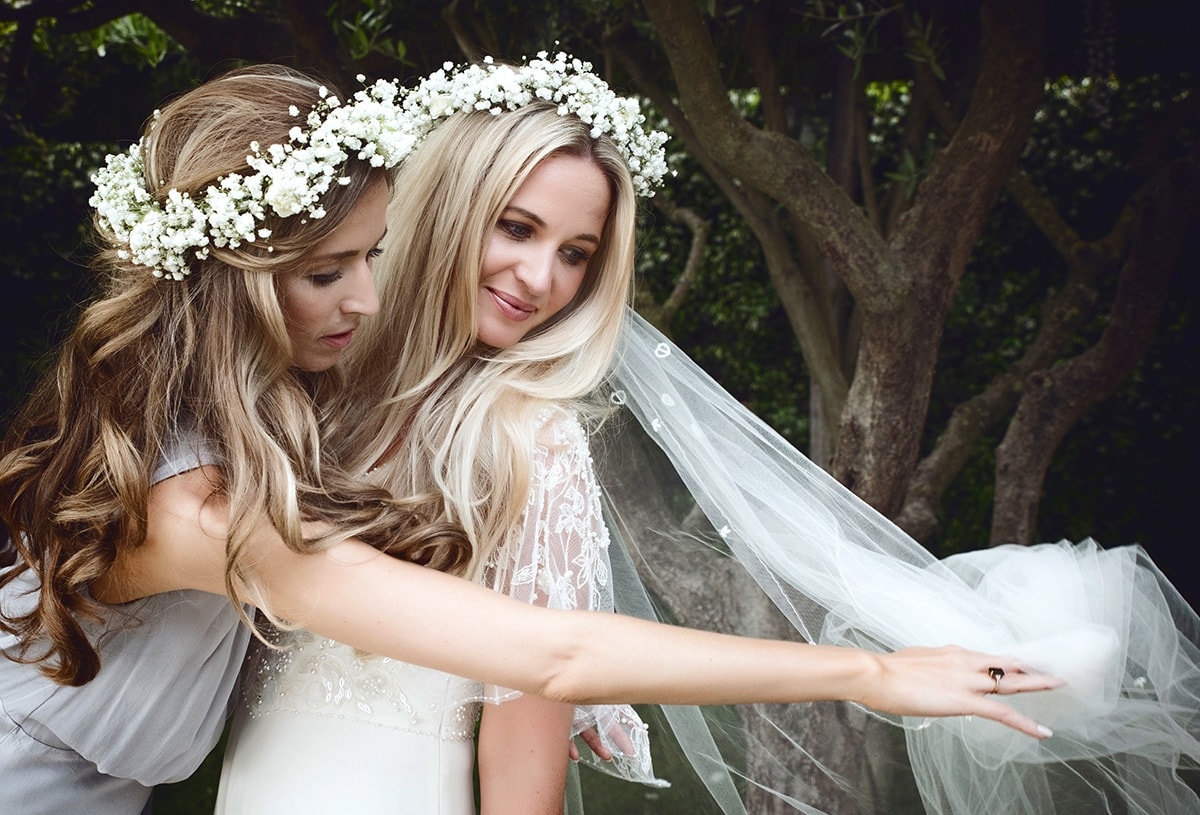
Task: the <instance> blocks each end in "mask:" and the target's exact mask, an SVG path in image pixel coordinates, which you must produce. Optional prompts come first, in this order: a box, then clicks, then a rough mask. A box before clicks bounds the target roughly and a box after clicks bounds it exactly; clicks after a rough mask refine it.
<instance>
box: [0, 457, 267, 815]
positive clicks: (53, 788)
mask: <svg viewBox="0 0 1200 815" xmlns="http://www.w3.org/2000/svg"><path fill="white" fill-rule="evenodd" d="M214 461H215V459H214V457H213V456H212V455H211V454H210V453H209V452H208V451H207V450H205V449H204V448H203V445H199V444H196V443H190V444H189V443H180V444H177V445H175V447H174V449H173V450H171V451H169V452H168V453H167V454H166V455H165V456H164V458H163V461H162V462H161V463H160V465H159V466H158V468H157V469H156V470H155V473H154V481H155V482H158V481H161V480H162V479H164V478H168V477H170V476H172V475H176V474H178V473H181V472H185V471H187V470H189V469H193V468H195V467H197V466H199V465H201V464H210V463H214ZM25 578H29V579H27V580H26V579H25ZM37 591H38V587H37V583H36V580H34V579H33V578H32V576H30V575H29V573H26V575H23V576H22V579H20V580H18V581H15V582H13V583H10V584H9V585H8V586H6V587H4V590H3V592H2V593H0V603H3V604H4V608H5V609H6V610H9V611H12V610H16V609H19V608H28V607H29V606H30V605H31V604H32V603H33V602H35V601H36V596H37ZM109 610H110V612H111V613H110V614H109V617H108V620H107V621H106V625H104V626H97V627H95V628H94V629H93V630H92V633H93V634H94V639H93V642H99V650H100V658H101V669H100V673H99V674H98V675H97V676H96V678H95V679H93V680H92V681H91V682H89V683H88V684H86V685H84V686H83V687H78V688H72V687H64V686H62V685H58V684H56V683H54V682H52V681H51V680H49V679H47V678H46V677H44V676H43V675H42V674H41V673H40V672H39V671H38V668H37V666H35V665H23V664H20V663H17V662H13V661H12V660H9V659H5V658H3V657H2V656H0V813H5V815H8V814H9V813H12V814H13V815H17V813H20V815H37V814H38V813H46V815H51V813H53V815H64V814H67V813H88V815H137V814H138V813H140V812H143V811H146V810H148V807H149V800H150V793H151V789H152V787H153V786H154V785H155V784H162V783H167V782H172V781H180V780H182V779H184V778H187V777H188V776H189V775H191V774H192V773H193V772H194V771H195V770H196V768H197V767H198V766H199V765H200V762H201V761H203V760H204V757H205V756H206V755H208V753H209V751H210V750H212V748H213V747H214V746H215V745H216V743H217V739H218V738H219V737H220V735H221V730H222V729H223V727H224V724H225V720H226V717H227V716H228V714H229V712H230V705H231V700H232V699H233V696H234V692H235V690H236V689H237V681H238V671H239V669H240V667H241V664H242V659H243V657H244V656H245V653H246V646H247V643H248V637H249V631H248V629H247V628H246V627H245V626H244V625H242V624H241V622H240V620H239V619H238V615H237V612H236V610H235V609H234V607H233V606H232V604H231V603H230V602H229V600H228V599H226V598H225V597H221V596H217V595H213V594H206V593H204V592H199V591H173V592H167V593H164V594H157V595H154V596H151V597H147V598H144V599H142V600H138V601H135V602H133V603H127V604H124V605H120V606H110V607H109ZM14 644H15V641H14V639H13V638H12V637H7V636H5V637H0V648H3V649H5V650H9V649H11V648H12V647H13V646H14Z"/></svg>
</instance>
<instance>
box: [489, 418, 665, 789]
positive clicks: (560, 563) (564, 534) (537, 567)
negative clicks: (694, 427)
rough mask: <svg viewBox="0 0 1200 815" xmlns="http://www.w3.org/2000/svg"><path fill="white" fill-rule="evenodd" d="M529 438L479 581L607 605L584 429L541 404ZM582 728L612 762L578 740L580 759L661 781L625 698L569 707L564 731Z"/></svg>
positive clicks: (524, 594) (566, 604)
mask: <svg viewBox="0 0 1200 815" xmlns="http://www.w3.org/2000/svg"><path fill="white" fill-rule="evenodd" d="M536 439H537V445H536V448H535V453H534V460H533V465H532V470H531V473H532V475H531V484H530V490H529V500H528V502H527V503H526V506H525V515H524V517H523V519H522V523H521V524H520V525H519V526H518V527H516V528H515V529H513V530H512V532H511V533H510V534H509V536H508V539H507V540H506V541H505V543H504V545H503V546H501V547H499V548H498V549H497V551H496V553H495V554H494V555H493V556H492V560H491V562H490V563H489V564H488V566H487V568H486V569H485V570H484V576H483V582H484V584H485V585H488V586H491V587H492V588H493V589H494V590H495V591H498V592H502V593H505V594H508V595H509V596H511V597H514V598H516V599H518V600H521V601H523V602H526V603H530V604H533V605H539V606H546V607H548V608H556V609H584V610H589V611H609V612H611V611H612V610H613V587H612V568H611V564H610V561H609V555H608V546H609V536H608V527H607V526H606V525H605V523H604V519H603V516H602V514H601V513H602V511H601V502H600V485H599V483H598V482H597V480H596V474H595V468H594V466H593V463H592V456H591V451H590V450H589V449H588V444H587V435H586V434H585V433H584V431H583V428H582V427H581V426H580V424H579V420H578V419H577V418H576V417H575V416H574V415H573V414H568V413H566V412H564V411H562V410H555V409H552V408H545V409H543V410H542V411H541V413H539V414H538V422H537V430H536ZM519 695H520V693H519V692H517V691H513V690H509V689H507V688H499V687H496V686H494V685H487V686H485V687H484V697H483V698H484V701H487V702H493V703H502V702H504V701H506V700H509V699H513V698H515V697H517V696H519ZM588 728H595V730H596V732H597V733H598V734H599V736H600V738H601V740H602V741H603V742H604V744H605V746H607V747H608V749H609V750H610V751H611V752H612V754H613V761H611V762H602V761H599V760H598V759H595V757H594V755H593V754H592V752H591V750H590V749H589V748H586V747H581V748H580V755H581V756H582V757H583V758H582V760H583V761H584V762H586V763H588V764H590V765H591V766H593V767H594V768H596V769H598V770H600V771H602V772H606V773H609V774H612V775H616V776H618V777H620V778H625V779H628V780H632V781H638V782H641V783H643V784H649V785H652V786H659V787H663V786H668V785H667V783H666V782H665V781H662V780H660V779H657V778H655V777H654V769H653V767H652V765H651V759H650V738H649V735H648V729H647V727H646V725H645V723H644V722H642V720H641V718H640V717H639V716H638V715H637V713H636V712H635V711H634V710H633V708H631V707H630V706H629V705H585V706H580V707H577V708H576V709H575V719H574V722H573V724H572V728H571V734H572V735H573V736H574V735H577V734H579V733H581V732H583V731H584V730H587V729H588Z"/></svg>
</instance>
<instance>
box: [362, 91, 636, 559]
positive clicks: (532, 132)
mask: <svg viewBox="0 0 1200 815" xmlns="http://www.w3.org/2000/svg"><path fill="white" fill-rule="evenodd" d="M557 155H572V156H580V157H585V158H588V159H590V160H591V161H592V162H594V163H595V165H596V166H597V167H598V168H599V169H600V170H601V172H602V173H603V174H604V176H605V178H606V179H607V180H608V182H609V185H610V211H609V213H608V218H607V220H606V222H605V225H604V230H603V232H602V234H601V236H600V245H599V247H598V248H597V251H596V252H595V253H594V254H593V255H592V257H591V259H590V260H589V264H588V271H587V276H586V278H585V280H584V282H583V285H582V287H581V288H580V291H579V293H578V294H577V295H576V297H575V298H574V299H573V300H572V301H571V303H570V304H569V305H568V306H567V307H566V308H564V309H563V310H562V311H561V312H560V313H559V314H558V315H556V316H555V317H554V318H553V319H552V320H550V321H548V322H547V323H546V324H544V325H543V326H541V327H539V329H538V330H536V331H535V332H534V333H532V334H531V335H529V336H527V337H525V338H524V339H523V340H521V341H520V342H519V343H517V344H515V345H514V346H512V347H510V348H505V349H487V348H483V347H481V346H480V344H479V342H478V341H477V339H476V335H475V330H476V326H475V322H476V297H477V295H478V289H479V278H480V266H481V262H482V258H483V253H484V248H485V247H486V245H487V242H488V240H489V238H490V236H491V234H492V231H493V229H494V228H495V225H496V223H497V221H498V220H499V218H500V215H501V213H502V211H503V210H504V208H505V206H506V205H507V204H508V202H509V201H510V199H511V198H512V197H513V195H514V194H515V193H516V191H517V189H518V188H519V187H520V186H521V184H522V183H523V182H524V181H525V179H526V178H528V176H529V174H530V173H531V172H532V171H533V169H534V168H535V167H537V166H538V164H539V163H540V162H542V161H544V160H546V159H547V158H549V157H551V156H557ZM396 190H397V192H396V196H395V198H394V199H393V201H392V206H391V209H390V211H389V231H388V236H387V238H386V240H385V247H384V254H383V256H382V257H380V258H379V260H378V262H377V265H376V270H377V274H379V275H380V280H379V283H380V301H381V309H380V311H381V315H383V316H381V318H380V319H378V320H376V321H375V322H374V324H373V325H370V326H368V327H367V329H366V330H365V335H364V336H362V337H361V341H360V342H359V343H358V344H357V345H358V347H357V348H355V349H354V351H353V352H352V354H351V356H350V358H348V360H347V369H348V373H349V375H348V381H349V382H350V383H351V387H350V388H349V389H348V390H346V391H345V392H344V394H343V396H344V399H343V401H342V403H341V408H342V411H341V416H342V420H343V421H344V422H345V424H346V425H347V426H348V428H347V431H346V432H344V433H339V434H338V436H339V444H340V445H341V446H342V448H343V449H344V450H346V451H347V453H346V456H347V461H348V462H349V461H353V464H354V466H356V467H358V468H361V469H367V468H369V467H371V466H372V465H374V464H375V463H376V462H379V461H382V462H383V464H382V465H381V466H380V468H379V474H378V475H377V476H376V477H377V478H380V479H384V480H385V481H386V483H387V485H388V486H389V488H390V489H393V490H394V491H396V492H399V493H404V494H428V495H431V496H435V497H433V499H432V500H433V501H434V504H435V509H437V511H438V514H439V515H440V517H442V518H444V519H446V520H448V521H453V522H455V523H459V524H461V525H462V527H463V528H464V529H465V530H466V532H467V536H468V538H469V539H470V541H471V543H472V545H473V547H474V550H473V553H472V558H471V563H470V565H469V567H468V569H467V574H468V576H470V577H472V578H475V577H478V576H479V574H480V572H481V570H482V569H483V568H484V567H485V566H486V564H487V561H488V559H489V557H490V556H491V553H492V552H493V551H494V550H495V548H496V547H497V546H499V545H500V544H501V543H503V541H504V540H505V536H506V535H507V534H508V533H509V531H510V530H511V529H512V528H513V527H514V526H516V524H517V523H518V522H519V521H520V518H521V515H522V512H523V510H524V505H525V501H526V499H527V497H528V493H529V488H530V463H531V462H532V460H533V454H534V428H535V425H536V422H537V418H538V414H539V413H540V412H541V411H542V410H544V409H545V408H547V407H554V406H568V407H574V408H576V409H579V408H581V407H582V404H581V400H582V399H583V398H584V397H585V396H587V395H588V394H589V393H591V392H592V391H593V390H595V388H596V387H597V386H598V385H599V384H600V382H601V381H602V379H603V378H604V376H605V374H606V373H607V371H608V368H609V365H610V363H611V360H612V357H613V355H614V353H615V352H616V348H617V341H618V337H619V333H620V327H621V322H622V319H623V314H624V310H625V307H626V305H627V304H628V302H629V298H630V290H631V285H630V281H631V277H632V274H633V259H634V230H635V226H636V217H637V212H636V206H637V204H636V199H635V196H634V189H633V185H632V182H631V180H630V176H629V170H628V168H627V166H626V164H625V161H624V159H623V157H622V155H621V153H620V152H619V151H618V150H617V149H616V147H615V146H613V144H612V143H611V142H610V141H609V140H608V139H607V138H605V137H600V138H593V137H592V136H591V134H590V132H589V128H588V126H587V125H586V124H584V123H583V122H581V121H580V120H579V119H578V118H577V117H575V116H573V115H567V116H563V115H559V114H558V112H557V109H556V108H555V107H554V106H553V105H549V104H543V103H536V104H532V105H528V106H526V107H523V108H520V109H518V110H515V111H510V112H505V113H501V114H499V115H492V114H491V113H487V112H480V113H468V114H459V115H457V116H454V117H452V118H450V119H449V120H447V121H446V122H445V123H443V124H441V125H439V126H438V127H437V128H436V129H435V130H434V131H433V133H432V134H430V136H429V137H428V138H427V140H426V141H425V142H424V143H423V144H421V145H420V146H419V147H418V148H417V150H416V151H415V152H414V153H413V154H412V155H411V156H410V157H409V158H408V160H407V161H406V163H405V165H404V167H403V168H402V169H401V170H400V173H399V174H398V176H397V179H396ZM351 419H352V420H351ZM350 425H353V427H349V426H350Z"/></svg>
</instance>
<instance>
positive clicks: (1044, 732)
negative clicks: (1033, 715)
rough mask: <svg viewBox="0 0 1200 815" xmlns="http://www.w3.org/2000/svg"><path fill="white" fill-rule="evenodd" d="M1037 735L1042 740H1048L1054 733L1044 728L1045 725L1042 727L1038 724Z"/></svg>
mask: <svg viewBox="0 0 1200 815" xmlns="http://www.w3.org/2000/svg"><path fill="white" fill-rule="evenodd" d="M1037 734H1038V735H1039V736H1041V737H1042V738H1043V739H1048V738H1050V737H1051V736H1053V735H1054V731H1053V730H1051V729H1050V728H1048V727H1046V725H1044V724H1039V725H1038V726H1037Z"/></svg>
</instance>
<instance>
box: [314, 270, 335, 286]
mask: <svg viewBox="0 0 1200 815" xmlns="http://www.w3.org/2000/svg"><path fill="white" fill-rule="evenodd" d="M308 279H309V281H310V282H311V283H312V284H313V285H314V286H332V285H333V284H334V283H336V282H338V281H339V280H341V279H342V273H341V272H321V273H319V274H310V275H309V276H308Z"/></svg>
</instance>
